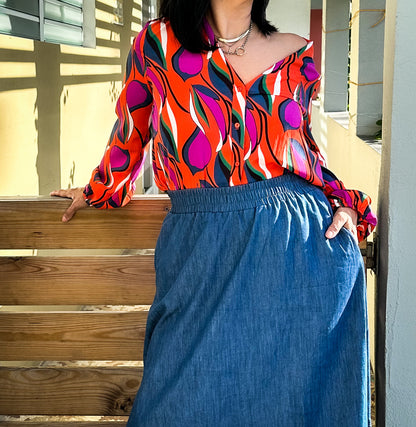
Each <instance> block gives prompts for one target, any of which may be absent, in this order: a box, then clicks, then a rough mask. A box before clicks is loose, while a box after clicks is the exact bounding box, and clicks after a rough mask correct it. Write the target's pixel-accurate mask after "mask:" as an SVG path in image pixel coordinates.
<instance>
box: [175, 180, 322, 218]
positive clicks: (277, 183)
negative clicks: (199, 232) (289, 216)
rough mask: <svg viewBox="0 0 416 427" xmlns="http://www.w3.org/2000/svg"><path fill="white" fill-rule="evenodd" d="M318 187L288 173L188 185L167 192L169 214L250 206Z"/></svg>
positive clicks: (307, 192) (228, 209)
mask: <svg viewBox="0 0 416 427" xmlns="http://www.w3.org/2000/svg"><path fill="white" fill-rule="evenodd" d="M315 192H318V193H320V194H321V195H322V189H321V188H320V187H317V186H315V185H312V184H310V183H308V182H307V181H306V180H304V179H303V178H301V177H299V176H297V175H294V174H292V173H290V174H285V175H282V176H279V177H277V178H271V179H266V180H264V181H256V182H253V183H250V184H242V185H236V186H234V187H217V188H190V189H186V190H173V191H168V195H169V197H170V199H171V202H172V209H171V213H190V212H227V211H234V210H241V209H250V208H254V207H256V206H260V205H262V204H265V203H266V204H267V203H268V200H270V199H273V198H277V199H281V200H283V199H284V198H286V197H287V196H288V195H296V194H298V195H300V194H310V193H315Z"/></svg>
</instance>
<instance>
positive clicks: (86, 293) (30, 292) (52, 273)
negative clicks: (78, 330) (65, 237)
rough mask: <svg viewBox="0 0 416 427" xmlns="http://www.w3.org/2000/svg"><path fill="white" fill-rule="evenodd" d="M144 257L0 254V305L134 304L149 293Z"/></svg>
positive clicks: (148, 262)
mask: <svg viewBox="0 0 416 427" xmlns="http://www.w3.org/2000/svg"><path fill="white" fill-rule="evenodd" d="M153 263H154V258H153V256H147V255H125V256H86V257H19V258H0V305H63V304H66V305H84V304H94V305H100V304H112V305H136V304H137V305H140V304H143V305H145V304H151V303H152V301H153V297H154V293H155V272H154V265H153Z"/></svg>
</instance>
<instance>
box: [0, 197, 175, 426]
mask: <svg viewBox="0 0 416 427" xmlns="http://www.w3.org/2000/svg"><path fill="white" fill-rule="evenodd" d="M68 205H69V201H68V200H63V199H51V198H32V199H18V200H17V199H7V198H3V199H0V249H3V250H8V251H6V252H4V251H2V252H3V256H2V257H1V258H0V306H1V307H0V361H1V362H0V425H2V426H6V425H12V426H17V425H19V424H20V423H21V422H22V421H24V420H27V419H28V417H24V415H28V416H29V415H30V416H31V417H30V418H29V420H30V425H31V426H32V427H33V426H47V425H48V426H55V427H57V426H69V425H71V426H74V425H76V426H100V427H102V426H107V425H111V426H117V425H125V423H126V420H127V416H128V414H129V412H130V410H131V406H132V403H133V399H134V396H135V394H136V392H137V389H138V387H139V385H140V380H141V369H142V368H141V364H140V362H138V361H139V359H140V358H141V356H142V351H143V339H144V332H145V322H146V318H147V310H148V307H149V305H150V304H151V303H152V300H153V296H154V292H155V289H154V269H153V255H152V251H151V249H153V248H154V247H155V243H156V240H157V236H158V233H159V230H160V226H161V223H162V221H163V218H164V217H165V215H166V213H167V211H168V209H169V206H170V202H169V199H168V198H167V197H164V196H156V197H147V196H146V197H138V198H135V199H134V200H133V201H132V202H131V203H130V204H129V205H128V206H126V207H125V208H122V209H116V210H109V211H107V210H97V209H93V208H91V209H85V210H83V211H79V212H78V213H77V215H76V218H74V220H72V221H70V222H69V223H61V221H60V218H61V216H62V213H63V211H64V210H65V208H66V207H67V206H68ZM27 249H28V250H36V252H37V256H31V255H24V256H22V255H21V252H22V251H21V250H27ZM103 249H111V250H113V251H114V249H120V254H117V255H106V254H103ZM149 249H150V250H149ZM16 250H19V251H17V252H16ZM63 250H64V251H63ZM65 250H72V251H71V252H68V251H65ZM138 250H147V251H138ZM28 252H30V251H28ZM132 253H136V254H132ZM137 253H139V254H137ZM15 254H17V256H14V255H15ZM103 306H104V307H103ZM46 416H48V417H47V418H45V417H46ZM62 416H65V417H64V418H62ZM82 416H89V417H94V418H88V419H85V418H80V417H82ZM74 417H75V418H74ZM25 424H26V422H25Z"/></svg>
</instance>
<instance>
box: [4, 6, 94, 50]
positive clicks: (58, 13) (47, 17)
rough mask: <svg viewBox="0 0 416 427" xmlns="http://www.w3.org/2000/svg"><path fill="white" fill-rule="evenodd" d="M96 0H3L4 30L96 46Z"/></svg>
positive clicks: (50, 40)
mask: <svg viewBox="0 0 416 427" xmlns="http://www.w3.org/2000/svg"><path fill="white" fill-rule="evenodd" d="M94 3H95V2H94V0H0V33H2V34H8V35H12V36H18V37H26V38H30V39H34V40H40V41H46V42H50V43H64V44H72V45H76V46H88V47H94V46H95V14H94V7H95V5H94Z"/></svg>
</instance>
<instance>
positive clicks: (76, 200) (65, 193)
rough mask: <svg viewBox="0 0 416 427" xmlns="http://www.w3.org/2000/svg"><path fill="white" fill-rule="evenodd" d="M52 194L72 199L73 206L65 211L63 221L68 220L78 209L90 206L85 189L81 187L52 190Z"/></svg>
mask: <svg viewBox="0 0 416 427" xmlns="http://www.w3.org/2000/svg"><path fill="white" fill-rule="evenodd" d="M50 195H51V196H58V197H65V198H67V199H72V203H71V206H70V207H69V208H68V209H67V210H66V211H65V212H64V215H63V217H62V222H68V221H69V220H71V219H72V217H73V216H74V215H75V213H76V211H78V210H79V209H84V208H88V206H89V205H88V203H87V202H86V201H85V197H84V189H83V188H81V187H77V188H69V189H68V190H55V191H51V193H50Z"/></svg>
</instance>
